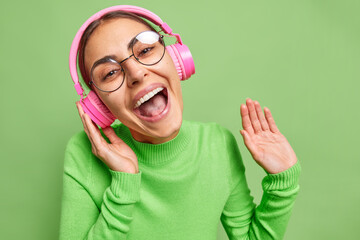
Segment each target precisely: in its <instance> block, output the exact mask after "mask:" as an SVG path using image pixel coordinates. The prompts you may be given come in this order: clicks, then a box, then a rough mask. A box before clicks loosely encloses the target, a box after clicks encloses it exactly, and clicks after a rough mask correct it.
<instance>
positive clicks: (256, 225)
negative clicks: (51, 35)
mask: <svg viewBox="0 0 360 240" xmlns="http://www.w3.org/2000/svg"><path fill="white" fill-rule="evenodd" d="M142 18H146V19H147V20H149V21H152V22H154V23H155V24H156V25H158V26H160V28H161V29H162V32H163V33H164V34H168V35H172V36H174V37H176V38H177V41H178V43H176V44H174V45H170V46H165V44H164V41H163V35H161V34H160V32H156V31H155V30H154V29H153V28H152V27H151V26H150V25H149V24H148V23H146V22H145V21H144V20H143V19H142ZM80 39H81V40H80ZM77 55H79V66H80V70H81V75H82V77H83V79H84V81H85V82H86V84H87V85H88V87H89V88H90V89H91V91H90V93H89V94H88V96H87V97H86V98H84V96H83V89H82V88H81V86H80V84H79V81H78V76H77V72H76V59H77ZM70 72H71V75H72V78H73V80H74V82H75V88H76V90H77V93H78V94H79V95H80V96H81V100H80V101H79V102H77V107H78V111H79V115H80V118H81V120H82V122H83V126H84V131H82V132H80V133H78V134H76V135H75V136H73V137H72V138H71V140H70V141H69V143H68V146H67V149H66V154H65V161H64V164H65V166H64V177H63V188H64V189H63V200H62V212H61V226H60V239H67V240H68V239H70V240H71V239H108V240H110V239H137V240H138V239H147V240H151V239H157V240H158V239H167V240H169V239H174V240H176V239H179V240H180V239H181V240H184V239H192V240H193V239H197V240H201V239H204V240H205V239H206V240H209V239H216V234H217V228H218V223H219V221H221V223H222V224H223V226H224V229H225V231H226V233H227V234H228V236H229V238H230V239H282V237H283V235H284V233H285V229H286V225H287V222H288V220H289V218H290V215H291V209H292V206H293V204H294V202H295V198H296V196H297V193H298V191H299V186H298V180H299V174H300V165H299V162H298V161H297V158H296V155H295V153H294V151H293V150H292V148H291V146H290V145H289V143H288V142H287V140H286V138H285V137H284V136H283V135H282V134H281V133H280V132H279V130H278V129H277V126H276V124H275V122H274V119H273V118H272V115H271V113H270V110H269V109H267V108H265V109H264V112H265V115H264V114H263V113H262V109H261V107H260V105H259V103H258V102H257V101H255V102H253V101H252V100H251V99H247V101H246V105H241V108H240V112H241V116H242V119H243V127H244V130H242V131H241V134H242V135H243V138H244V142H245V145H246V147H247V148H248V149H249V151H250V153H251V154H252V156H253V157H254V160H255V161H256V162H257V163H258V164H259V165H260V166H261V167H263V168H264V170H265V171H266V173H267V176H266V177H264V179H263V182H262V187H263V190H264V195H263V198H262V201H261V204H260V205H259V206H258V207H256V205H255V203H254V202H253V197H252V196H251V195H250V190H249V188H248V185H247V182H246V178H245V167H244V164H243V162H242V158H241V154H240V152H239V149H238V146H237V143H236V141H235V138H234V136H233V135H232V134H231V133H230V132H229V131H228V130H227V129H225V128H223V127H221V126H220V125H218V124H216V123H199V122H190V121H185V120H183V119H182V113H183V100H182V93H181V85H180V82H181V81H180V80H185V79H188V78H189V77H190V76H191V75H192V74H194V73H195V69H194V63H193V60H192V56H191V53H190V51H189V49H188V48H187V47H186V46H185V45H184V44H183V43H182V41H181V39H180V36H179V35H178V34H174V33H172V30H171V28H170V27H169V26H168V25H167V24H166V23H164V22H162V20H161V19H160V18H159V17H158V16H156V15H155V14H153V13H151V12H150V11H148V10H145V9H143V8H139V7H135V6H114V7H111V8H108V9H104V10H102V11H100V12H99V13H97V14H95V15H94V16H92V17H91V18H90V19H89V20H87V21H86V22H85V23H84V25H83V26H82V27H81V28H80V30H79V32H78V33H77V35H76V36H75V39H74V42H73V45H72V48H71V52H70ZM114 119H119V120H120V122H121V124H118V125H113V126H110V125H111V123H112V122H113V121H114ZM95 123H96V124H98V125H99V126H100V127H101V128H102V132H101V131H100V129H99V128H98V127H97V126H96V125H95Z"/></svg>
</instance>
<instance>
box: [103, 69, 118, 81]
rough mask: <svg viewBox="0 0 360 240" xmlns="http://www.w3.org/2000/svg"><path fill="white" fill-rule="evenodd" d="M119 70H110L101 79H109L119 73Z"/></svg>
mask: <svg viewBox="0 0 360 240" xmlns="http://www.w3.org/2000/svg"><path fill="white" fill-rule="evenodd" d="M119 71H121V70H119V69H115V70H111V71H110V72H108V73H107V74H106V75H105V76H104V77H103V80H107V79H111V78H112V77H114V76H115V75H118V74H119V73H120V72H119Z"/></svg>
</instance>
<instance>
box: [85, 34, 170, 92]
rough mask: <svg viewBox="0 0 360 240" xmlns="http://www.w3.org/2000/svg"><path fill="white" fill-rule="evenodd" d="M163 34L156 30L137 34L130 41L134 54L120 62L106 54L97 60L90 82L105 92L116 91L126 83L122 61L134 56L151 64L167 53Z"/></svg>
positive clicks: (142, 62) (146, 63)
mask: <svg viewBox="0 0 360 240" xmlns="http://www.w3.org/2000/svg"><path fill="white" fill-rule="evenodd" d="M163 37H164V36H162V35H160V34H158V33H157V32H154V31H145V32H141V33H139V34H138V35H136V36H135V37H134V38H133V39H132V40H131V41H130V43H129V45H128V48H129V49H130V48H131V51H132V54H131V55H130V56H129V57H127V58H125V59H124V60H122V61H120V62H118V61H116V60H114V59H113V57H112V56H106V57H104V58H101V59H100V60H98V61H96V62H95V63H94V65H93V67H92V68H91V71H90V78H91V79H90V84H93V85H94V86H95V87H96V88H97V89H99V90H100V91H103V92H114V91H116V90H118V89H119V88H120V87H121V86H122V85H123V83H124V80H125V71H124V69H123V67H122V66H121V63H123V62H125V61H126V60H128V59H129V58H131V57H132V56H134V58H135V59H136V61H138V62H139V63H141V64H143V65H146V66H151V65H154V64H157V63H158V62H160V61H161V59H162V58H163V57H164V54H165V44H164V41H163Z"/></svg>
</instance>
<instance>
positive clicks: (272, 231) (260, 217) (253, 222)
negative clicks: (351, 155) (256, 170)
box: [221, 131, 301, 240]
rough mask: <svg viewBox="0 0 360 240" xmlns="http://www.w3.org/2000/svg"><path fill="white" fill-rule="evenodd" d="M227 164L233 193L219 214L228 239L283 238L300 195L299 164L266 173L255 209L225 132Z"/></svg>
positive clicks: (231, 141) (239, 160) (233, 146)
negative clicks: (230, 171) (230, 163)
mask: <svg viewBox="0 0 360 240" xmlns="http://www.w3.org/2000/svg"><path fill="white" fill-rule="evenodd" d="M225 139H226V142H227V147H228V152H229V158H230V159H229V161H231V162H232V175H231V177H232V179H233V180H232V191H231V193H230V196H229V198H228V200H227V202H226V205H225V207H224V210H223V212H222V215H221V222H222V224H223V227H224V229H225V231H226V233H227V235H228V237H229V239H230V240H235V239H236V240H238V239H252V240H253V239H258V240H260V239H262V240H263V239H266V240H267V239H283V236H284V234H285V231H286V227H287V224H288V221H289V219H290V215H291V211H292V208H293V205H294V202H295V199H296V196H297V194H298V192H299V185H298V181H299V176H300V170H301V167H300V163H299V161H298V162H297V163H296V164H295V165H293V166H292V167H291V168H289V169H287V170H285V171H283V172H280V173H277V174H267V176H265V177H264V179H263V181H262V189H263V196H262V199H261V202H260V204H259V205H258V206H257V207H256V204H255V203H254V202H253V197H252V196H251V195H250V190H249V187H248V185H247V182H246V177H245V167H244V164H243V162H242V158H241V155H240V152H239V149H238V146H237V143H236V140H235V138H234V137H233V135H232V134H231V133H230V132H229V131H226V133H225Z"/></svg>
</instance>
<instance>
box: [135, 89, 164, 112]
mask: <svg viewBox="0 0 360 240" xmlns="http://www.w3.org/2000/svg"><path fill="white" fill-rule="evenodd" d="M165 107H166V99H165V96H164V95H162V94H161V93H160V94H157V95H155V96H153V97H152V98H150V99H149V100H148V101H147V102H144V103H143V104H141V106H140V107H139V110H140V114H141V115H143V116H145V117H153V116H156V115H159V114H160V113H161V112H162V111H163V110H164V109H165Z"/></svg>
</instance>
